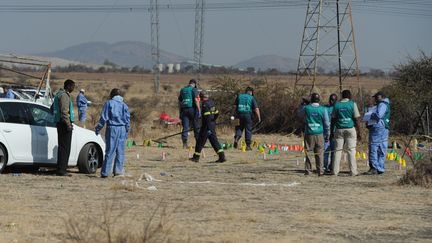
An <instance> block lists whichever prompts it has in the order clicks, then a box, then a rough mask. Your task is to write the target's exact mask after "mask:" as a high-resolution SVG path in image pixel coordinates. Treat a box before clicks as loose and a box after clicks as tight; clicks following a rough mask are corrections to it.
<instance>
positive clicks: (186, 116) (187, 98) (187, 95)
mask: <svg viewBox="0 0 432 243" xmlns="http://www.w3.org/2000/svg"><path fill="white" fill-rule="evenodd" d="M196 85H197V82H196V80H195V79H191V80H190V81H189V84H188V85H187V86H186V87H183V88H182V89H181V90H180V95H179V97H178V101H179V108H180V112H179V113H180V119H181V122H182V127H183V130H182V135H181V139H182V142H183V148H187V147H188V133H189V130H190V125H191V123H192V127H193V130H194V137H195V140H197V138H198V133H199V124H198V119H199V118H200V117H201V108H200V104H199V103H200V101H199V91H198V89H197V88H196Z"/></svg>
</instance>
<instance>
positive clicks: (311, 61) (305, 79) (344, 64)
mask: <svg viewBox="0 0 432 243" xmlns="http://www.w3.org/2000/svg"><path fill="white" fill-rule="evenodd" d="M354 37H355V35H354V25H353V20H352V10H351V0H309V2H308V7H307V11H306V18H305V24H304V30H303V37H302V43H301V47H300V56H299V60H298V66H297V75H296V81H295V85H296V86H297V85H303V86H311V89H310V91H311V92H312V91H313V90H314V89H315V86H316V82H317V75H318V74H320V73H321V72H323V71H325V70H326V69H327V71H335V70H337V73H338V78H339V90H340V91H342V89H343V83H344V81H345V80H346V78H348V77H352V76H356V77H357V81H359V67H358V59H357V51H356V46H355V38H354ZM335 65H337V66H335Z"/></svg>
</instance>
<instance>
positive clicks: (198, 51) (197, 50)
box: [194, 0, 205, 80]
mask: <svg viewBox="0 0 432 243" xmlns="http://www.w3.org/2000/svg"><path fill="white" fill-rule="evenodd" d="M204 11H205V0H196V3H195V39H194V62H195V65H196V72H197V78H198V80H199V79H200V75H201V64H202V57H203V49H204Z"/></svg>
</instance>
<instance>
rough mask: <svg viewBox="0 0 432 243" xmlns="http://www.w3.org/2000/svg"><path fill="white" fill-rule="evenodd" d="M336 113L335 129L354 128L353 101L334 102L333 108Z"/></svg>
mask: <svg viewBox="0 0 432 243" xmlns="http://www.w3.org/2000/svg"><path fill="white" fill-rule="evenodd" d="M334 110H335V113H336V124H335V125H336V128H337V129H348V128H353V127H354V121H353V116H354V101H352V100H350V101H347V102H336V104H335V107H334Z"/></svg>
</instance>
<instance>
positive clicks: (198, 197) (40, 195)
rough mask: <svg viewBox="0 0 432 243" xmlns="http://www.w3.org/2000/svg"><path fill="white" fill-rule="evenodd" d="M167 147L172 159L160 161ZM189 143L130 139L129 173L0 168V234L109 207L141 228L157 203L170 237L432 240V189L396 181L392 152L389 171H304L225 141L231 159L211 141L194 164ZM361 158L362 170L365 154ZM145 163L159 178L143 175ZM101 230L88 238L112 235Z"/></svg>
mask: <svg viewBox="0 0 432 243" xmlns="http://www.w3.org/2000/svg"><path fill="white" fill-rule="evenodd" d="M281 142H290V140H287V141H281ZM291 142H292V140H291ZM177 146H178V145H177ZM162 152H165V153H166V161H159V159H160V157H161V154H162ZM187 153H188V151H187V150H183V149H173V148H164V149H159V148H155V147H152V148H149V147H133V148H132V149H129V150H128V151H127V158H128V162H127V166H126V170H127V176H126V177H125V178H109V179H100V178H98V175H96V176H93V175H90V176H89V175H83V174H78V173H73V176H72V177H70V178H58V177H55V176H51V175H49V174H48V173H46V172H43V173H21V174H19V175H15V174H12V173H9V174H3V175H0V185H1V187H0V242H63V241H67V239H68V235H67V232H70V231H71V228H68V227H67V226H66V223H67V222H72V223H76V224H79V225H81V226H83V227H81V228H79V229H81V230H83V229H87V230H89V231H90V232H99V231H100V228H98V226H100V225H101V222H102V221H103V220H102V216H103V215H104V214H105V215H107V214H108V213H111V216H109V217H107V218H109V219H111V220H117V221H116V223H112V224H111V226H115V227H116V228H115V229H113V230H112V233H113V234H116V232H117V230H120V231H122V232H127V234H128V235H129V236H130V237H132V236H137V235H142V232H143V228H144V225H145V224H146V223H147V222H149V219H150V215H151V214H152V212H154V211H155V209H156V208H157V207H158V205H159V206H161V207H160V209H159V210H158V211H157V212H156V216H155V219H153V222H158V220H159V219H160V218H161V217H162V218H163V219H165V221H163V223H162V224H163V225H164V226H165V228H164V229H165V230H166V229H168V228H169V229H170V231H168V232H164V233H163V234H165V235H167V236H168V238H169V239H171V240H172V241H174V242H178V241H180V242H181V241H191V242H246V241H247V242H294V241H306V242H310V241H316V240H319V241H338V242H345V241H369V242H372V241H373V242H413V241H417V242H430V241H431V240H432V200H431V199H432V191H431V190H430V189H429V190H428V189H424V188H418V187H407V186H403V187H401V186H398V185H397V184H396V181H397V180H398V177H399V176H400V175H401V174H402V173H403V172H402V171H399V170H395V169H394V167H393V164H392V162H389V163H388V164H387V168H388V172H387V173H385V175H383V176H357V177H350V176H348V175H347V174H342V175H341V176H338V177H331V176H324V177H317V176H308V177H305V176H304V175H303V173H302V170H301V169H302V168H303V164H302V163H300V165H298V166H297V165H296V162H295V161H286V159H285V158H286V156H287V155H285V154H282V155H273V156H269V159H272V160H269V161H263V160H262V158H261V155H259V154H258V153H257V152H255V151H254V152H248V153H242V152H241V151H234V150H229V151H228V153H227V157H228V158H229V161H228V162H227V163H224V164H213V163H208V162H209V161H212V160H215V157H212V156H213V154H214V153H213V151H211V149H206V153H207V158H205V159H203V161H202V162H200V163H198V164H195V163H192V162H189V161H187V159H186V157H187ZM137 154H139V159H137V156H136V155H137ZM344 166H345V167H344V168H343V169H344V170H345V171H346V163H344ZM359 167H360V171H365V170H366V166H365V163H364V161H362V162H359ZM72 171H75V170H72ZM144 173H146V174H147V179H152V178H153V179H155V180H160V181H146V179H145V176H144ZM149 175H150V176H151V177H152V178H150V177H149ZM140 177H142V180H139V178H140ZM152 186H153V187H152ZM155 188H156V190H154V189H155ZM152 189H153V190H152ZM164 208H165V209H166V211H167V212H166V213H163V210H162V209H164ZM98 230H99V231H98ZM96 234H99V235H98V236H97V237H93V236H88V237H87V238H86V239H93V240H95V239H96V240H97V241H101V242H106V241H107V240H106V238H104V237H105V235H104V234H101V233H100V232H99V233H96ZM89 235H90V234H89ZM92 237H93V238H92Z"/></svg>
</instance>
